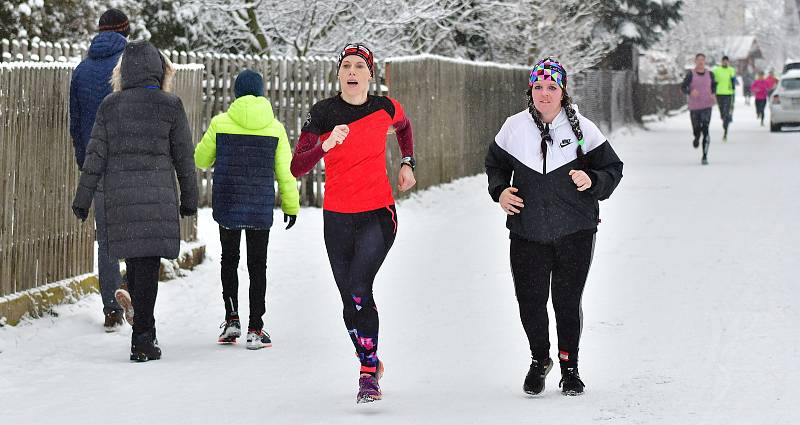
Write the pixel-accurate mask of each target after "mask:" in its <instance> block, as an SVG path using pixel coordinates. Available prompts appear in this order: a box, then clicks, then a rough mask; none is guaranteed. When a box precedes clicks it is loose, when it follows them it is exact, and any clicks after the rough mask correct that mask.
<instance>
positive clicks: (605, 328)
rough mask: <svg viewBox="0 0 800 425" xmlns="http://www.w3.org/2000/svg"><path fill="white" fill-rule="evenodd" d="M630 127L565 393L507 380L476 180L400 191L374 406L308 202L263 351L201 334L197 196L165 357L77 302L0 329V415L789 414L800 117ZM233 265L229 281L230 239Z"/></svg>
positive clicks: (796, 351)
mask: <svg viewBox="0 0 800 425" xmlns="http://www.w3.org/2000/svg"><path fill="white" fill-rule="evenodd" d="M647 128H648V130H647V131H645V130H641V129H635V130H627V131H626V130H622V131H619V132H616V133H615V134H614V137H613V138H612V143H614V145H615V148H616V149H617V151H618V153H619V155H620V157H621V158H622V159H623V161H624V162H625V171H624V174H625V177H624V178H623V180H622V183H621V185H620V186H619V188H618V189H617V192H616V193H615V194H614V196H612V198H611V199H610V200H608V201H605V202H603V203H602V204H601V217H602V219H603V223H602V225H601V226H600V231H599V233H598V238H597V249H596V251H595V259H594V263H593V268H592V270H591V273H590V276H589V282H588V283H587V289H586V293H585V294H584V298H583V306H584V331H583V338H582V342H581V364H580V370H581V375H582V377H583V378H584V381H585V382H586V384H587V387H586V394H585V395H584V396H582V397H577V398H572V397H570V398H567V397H563V396H561V394H560V393H559V392H558V388H557V386H558V379H559V377H558V373H557V370H554V372H555V373H552V374H551V375H550V376H549V377H548V381H547V389H546V390H545V393H544V395H543V396H542V397H539V398H536V399H532V398H528V397H526V396H525V395H524V394H523V393H522V391H521V387H522V380H523V378H524V376H525V373H526V372H527V368H528V365H529V362H530V357H529V353H528V352H527V342H526V339H525V336H524V332H523V330H522V326H521V324H520V322H519V316H518V310H517V305H516V299H515V297H514V291H513V285H512V282H511V274H510V270H509V265H508V264H509V260H508V238H507V232H506V230H505V228H504V225H503V221H504V216H503V213H502V212H501V211H500V209H499V208H498V207H497V205H496V204H493V203H492V202H491V201H490V199H489V197H488V195H487V194H486V190H485V185H486V182H485V176H476V177H471V178H466V179H462V180H459V181H456V182H453V183H451V184H447V185H444V186H441V187H437V188H433V189H430V190H427V191H424V192H422V193H419V194H417V195H415V196H414V197H413V198H411V199H409V200H406V201H403V202H402V203H400V205H399V206H398V215H399V235H398V238H397V241H396V242H395V245H394V247H393V249H392V251H391V252H390V254H389V257H388V259H387V261H386V263H385V264H384V267H383V269H382V271H381V273H380V274H379V275H378V279H377V283H376V295H375V296H376V300H377V302H378V306H379V309H380V313H381V334H380V343H381V345H380V355H381V358H382V359H383V361H384V362H385V364H386V375H385V377H384V379H383V380H382V382H381V384H382V387H383V390H384V400H383V401H380V402H377V403H372V404H370V405H356V403H355V392H356V385H357V361H356V359H355V357H354V356H353V348H352V345H351V343H350V340H349V338H348V336H347V333H346V331H345V329H344V325H343V324H342V321H341V306H340V298H339V296H338V292H337V290H336V287H335V285H334V283H333V279H332V276H331V272H330V268H329V266H328V262H327V257H326V254H325V249H324V243H323V240H322V214H321V211H320V210H316V209H305V210H303V211H302V212H301V215H300V218H299V220H298V224H297V226H295V228H294V229H292V230H291V231H285V230H283V229H282V228H281V227H275V228H274V229H273V231H272V235H271V238H270V239H271V240H270V247H269V261H268V267H269V270H268V275H269V286H268V304H267V316H266V320H265V321H266V326H267V330H268V331H269V332H270V334H271V335H272V337H273V341H274V347H272V348H270V349H265V350H261V351H255V352H253V351H248V350H246V349H245V348H244V344H240V345H238V346H219V345H217V344H216V343H215V341H216V336H217V333H218V329H217V326H218V325H219V323H220V322H221V321H222V319H223V314H224V310H223V306H222V302H221V299H220V298H221V295H220V292H221V287H220V283H219V255H220V248H219V242H218V235H217V231H216V228H215V226H214V224H213V221H212V220H211V217H210V215H211V214H210V211H208V210H202V211H201V212H200V228H199V230H200V231H199V233H200V235H201V237H202V238H204V239H205V240H206V242H207V245H208V259H207V260H206V262H205V263H203V264H202V265H201V266H200V267H198V268H197V269H196V270H195V271H194V272H192V273H190V274H188V275H187V276H186V277H183V278H180V279H177V280H173V281H170V282H167V283H163V284H161V286H160V293H159V298H158V303H157V306H156V322H157V327H158V335H159V341H160V342H161V347H162V349H163V351H164V357H163V359H162V360H160V361H156V362H150V363H146V364H133V363H130V362H129V361H128V359H127V357H128V349H129V340H130V328H127V327H126V328H124V329H123V330H122V331H121V332H119V333H115V334H106V333H104V332H103V328H102V315H101V314H100V311H101V303H100V300H99V298H98V297H97V296H91V297H88V298H86V299H84V300H82V301H80V302H78V303H77V304H73V305H66V306H61V307H58V308H57V309H56V312H57V313H58V317H48V318H43V319H36V320H31V321H27V322H25V323H24V324H22V325H20V326H18V327H14V328H12V327H3V328H0V350H1V351H2V353H1V354H0V423H2V424H87V423H101V422H103V423H114V424H140V423H153V424H155V423H197V424H223V423H225V424H227V423H270V424H361V423H372V424H410V423H420V424H426V423H430V424H499V423H510V424H511V423H513V424H522V423H526V424H529V423H541V424H547V423H562V424H591V423H614V424H726V425H731V424H754V423H769V424H771V425H778V424H790V423H794V422H795V420H796V418H798V417H800V414H799V413H798V411H797V400H800V390H798V389H797V388H798V387H797V382H798V381H800V372H799V371H800V369H799V368H798V367H797V365H796V363H795V362H796V360H797V359H798V358H799V357H800V332H798V323H800V313H799V312H798V311H799V310H798V300H800V297H798V295H800V286H798V277H797V276H798V275H797V267H798V264H800V263H799V262H798V258H800V244H798V241H800V226H798V224H797V223H798V222H797V216H798V213H800V189H798V179H797V172H798V169H799V168H798V162H800V131H795V132H783V133H780V134H771V133H769V131H768V129H767V128H766V127H760V126H758V124H757V123H756V121H755V113H754V112H753V111H752V106H749V107H748V106H745V105H744V104H742V103H740V104H739V105H737V107H736V115H735V120H734V122H733V124H732V130H731V136H730V139H729V142H728V143H727V144H722V143H721V142H720V141H719V135H720V134H721V128H720V122H719V117H718V115H717V112H716V111H715V112H714V119H713V121H712V137H713V142H712V146H711V151H710V154H709V159H710V162H711V164H710V165H708V166H701V165H700V153H699V151H698V150H695V149H693V148H692V147H691V136H690V131H689V118H688V113H684V114H680V115H678V116H676V117H673V118H670V119H667V120H665V121H661V122H657V123H651V124H648V125H647ZM418 143H425V141H424V140H419V141H418ZM276 217H277V213H276ZM239 273H240V279H241V280H242V282H246V278H247V271H246V265H245V258H244V250H243V258H242V261H241V264H240V270H239ZM246 288H247V285H246V284H243V285H241V289H242V294H241V296H240V300H241V303H242V305H243V306H246V305H247V303H246V299H247V298H246V296H247V289H246ZM243 310H244V308H243ZM243 314H244V315H246V313H243ZM551 317H552V316H551ZM553 323H554V322H552V321H551V327H552V326H553ZM551 333H552V335H553V336H552V341H553V345H554V346H555V340H556V339H555V329H554V328H552V332H551Z"/></svg>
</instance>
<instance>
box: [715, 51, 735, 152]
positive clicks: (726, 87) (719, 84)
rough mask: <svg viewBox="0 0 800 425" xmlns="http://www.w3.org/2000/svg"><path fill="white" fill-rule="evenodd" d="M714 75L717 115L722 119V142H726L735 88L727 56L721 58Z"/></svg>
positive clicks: (733, 74)
mask: <svg viewBox="0 0 800 425" xmlns="http://www.w3.org/2000/svg"><path fill="white" fill-rule="evenodd" d="M711 72H712V73H713V74H714V81H715V82H716V84H715V90H714V91H715V92H716V95H717V105H718V106H719V115H720V118H722V129H723V130H724V132H723V133H722V141H723V142H727V141H728V125H730V123H731V121H732V120H733V94H734V88H735V86H736V68H734V67H732V66H730V60H729V59H728V57H727V56H723V57H722V65H717V66H715V67H714V69H713V70H712V71H711Z"/></svg>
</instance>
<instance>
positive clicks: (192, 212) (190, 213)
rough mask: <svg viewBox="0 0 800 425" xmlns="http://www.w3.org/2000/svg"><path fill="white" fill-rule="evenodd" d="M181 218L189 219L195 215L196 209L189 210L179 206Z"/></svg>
mask: <svg viewBox="0 0 800 425" xmlns="http://www.w3.org/2000/svg"><path fill="white" fill-rule="evenodd" d="M180 211H181V217H189V216H193V215H196V214H197V208H189V207H185V206H183V205H181V208H180Z"/></svg>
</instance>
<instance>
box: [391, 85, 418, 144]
mask: <svg viewBox="0 0 800 425" xmlns="http://www.w3.org/2000/svg"><path fill="white" fill-rule="evenodd" d="M390 99H391V98H390ZM391 101H392V103H393V104H394V117H393V118H392V126H393V127H394V130H395V134H396V135H397V143H398V144H399V145H400V152H401V153H402V154H403V157H406V156H414V134H413V133H412V132H411V121H409V120H408V117H406V112H405V111H404V110H403V105H401V104H400V102H398V101H396V100H394V99H391Z"/></svg>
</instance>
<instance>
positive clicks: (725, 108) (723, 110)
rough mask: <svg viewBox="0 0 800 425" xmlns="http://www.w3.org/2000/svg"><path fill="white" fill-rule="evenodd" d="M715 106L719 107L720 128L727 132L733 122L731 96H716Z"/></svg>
mask: <svg viewBox="0 0 800 425" xmlns="http://www.w3.org/2000/svg"><path fill="white" fill-rule="evenodd" d="M717 106H719V117H720V118H721V119H722V128H724V129H725V130H727V129H728V125H729V124H730V123H731V121H733V95H723V94H718V95H717Z"/></svg>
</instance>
